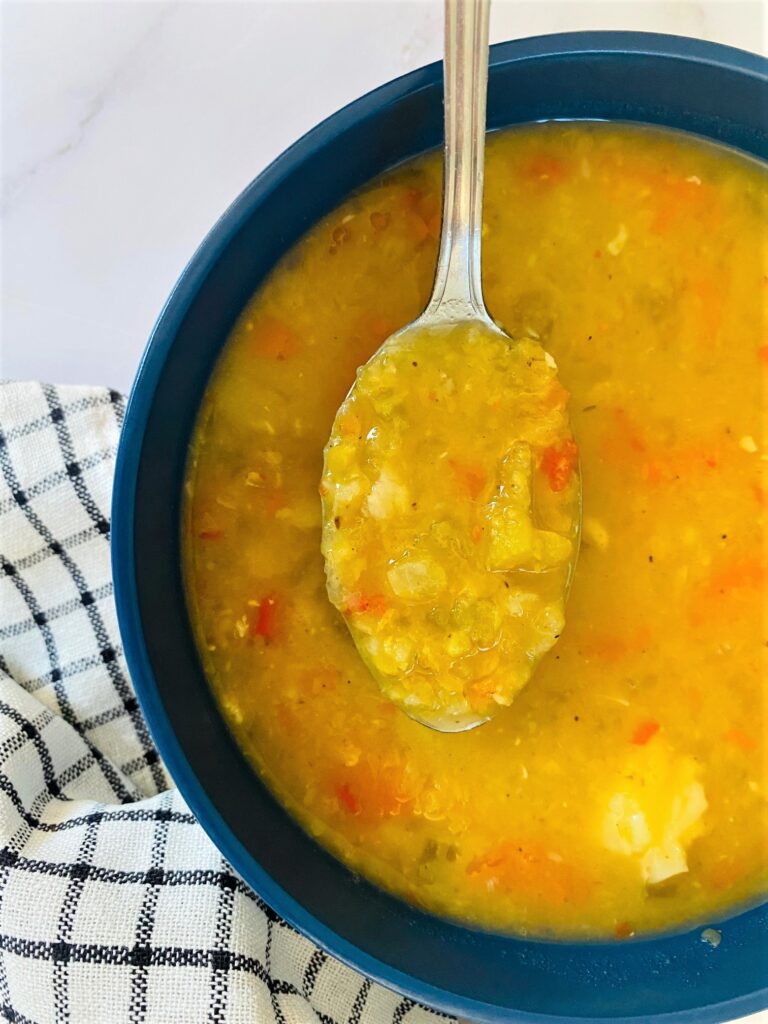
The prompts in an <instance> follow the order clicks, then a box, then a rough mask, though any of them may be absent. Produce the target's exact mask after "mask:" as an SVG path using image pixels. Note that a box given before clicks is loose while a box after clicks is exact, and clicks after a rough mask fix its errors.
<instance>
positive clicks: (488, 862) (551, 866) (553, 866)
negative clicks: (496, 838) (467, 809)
mask: <svg viewBox="0 0 768 1024" xmlns="http://www.w3.org/2000/svg"><path fill="white" fill-rule="evenodd" d="M467 874H468V875H470V876H475V877H476V878H477V880H478V881H480V882H482V883H483V884H484V885H485V886H487V887H499V888H502V889H505V890H506V891H507V892H513V893H520V894H526V895H527V896H529V897H534V898H536V899H540V900H542V901H543V902H545V903H549V904H558V903H584V902H586V901H587V900H588V899H589V896H590V893H591V890H592V882H591V879H590V878H589V877H588V875H587V874H586V872H585V871H583V870H582V869H580V868H578V867H576V866H575V865H574V864H571V863H569V862H567V861H565V860H563V859H562V857H560V855H559V854H557V853H551V852H549V851H548V850H547V849H546V848H545V847H544V846H543V845H542V844H541V843H530V842H527V843H524V844H522V843H521V844H518V843H515V842H506V843H501V844H500V845H499V846H497V847H495V848H494V849H492V850H489V851H488V853H486V854H483V855H482V856H480V857H476V858H475V859H474V860H473V861H471V862H470V863H469V864H468V865H467Z"/></svg>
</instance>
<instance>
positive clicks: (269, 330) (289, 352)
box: [252, 316, 300, 362]
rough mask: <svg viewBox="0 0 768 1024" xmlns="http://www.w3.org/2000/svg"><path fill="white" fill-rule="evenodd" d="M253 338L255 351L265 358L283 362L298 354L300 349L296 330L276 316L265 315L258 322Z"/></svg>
mask: <svg viewBox="0 0 768 1024" xmlns="http://www.w3.org/2000/svg"><path fill="white" fill-rule="evenodd" d="M252 338H253V342H252V344H253V351H254V352H255V353H256V355H257V356H261V357H262V358H264V359H276V360H277V361H278V362H283V361H284V360H286V359H291V358H292V357H293V356H295V355H297V353H298V352H299V349H300V344H299V339H298V337H297V335H296V334H295V332H294V331H292V330H291V328H290V327H289V326H288V325H287V324H285V323H283V321H282V320H278V319H277V317H274V316H265V317H264V319H263V320H261V321H260V322H259V323H258V324H256V326H255V327H254V331H253V335H252Z"/></svg>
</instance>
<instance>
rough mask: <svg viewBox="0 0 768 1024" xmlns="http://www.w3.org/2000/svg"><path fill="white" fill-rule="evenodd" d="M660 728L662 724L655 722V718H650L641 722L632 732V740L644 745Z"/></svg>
mask: <svg viewBox="0 0 768 1024" xmlns="http://www.w3.org/2000/svg"><path fill="white" fill-rule="evenodd" d="M660 728H661V726H660V725H659V723H658V722H654V721H653V719H651V718H649V719H647V720H646V721H645V722H641V723H640V725H638V727H637V728H636V729H635V731H634V732H633V733H632V742H633V743H634V744H636V745H637V746H638V747H644V746H645V744H646V743H648V741H649V740H651V739H653V737H654V736H655V735H656V733H657V732H658V731H659V729H660Z"/></svg>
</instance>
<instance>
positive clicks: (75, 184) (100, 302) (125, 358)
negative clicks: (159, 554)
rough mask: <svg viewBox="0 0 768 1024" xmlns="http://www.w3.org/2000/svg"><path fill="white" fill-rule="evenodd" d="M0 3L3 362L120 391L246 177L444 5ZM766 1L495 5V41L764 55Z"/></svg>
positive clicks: (424, 54) (433, 35)
mask: <svg viewBox="0 0 768 1024" xmlns="http://www.w3.org/2000/svg"><path fill="white" fill-rule="evenodd" d="M0 12H1V13H2V54H1V56H2V80H1V84H2V177H3V193H2V206H1V207H0V212H1V216H2V220H1V221H0V225H1V228H2V295H1V298H2V313H1V319H0V329H1V332H2V367H1V368H2V374H3V375H4V376H7V377H37V378H45V379H47V380H52V381H58V382H72V383H108V384H110V385H112V386H113V387H117V388H122V389H127V388H128V387H129V385H130V382H131V379H132V377H133V374H134V371H135V369H136V366H137V363H138V360H139V357H140V355H141V352H142V349H143V347H144V344H145V341H146V338H147V335H148V333H149V331H150V329H151V326H152V323H153V322H154V320H155V318H156V316H157V314H158V312H159V310H160V308H161V306H162V303H163V300H164V298H165V296H166V295H167V294H168V291H169V289H170V288H171V286H172V285H173V282H174V281H175V279H176V277H177V276H178V274H179V272H180V271H181V269H182V268H183V266H184V264H185V262H186V260H187V258H188V257H189V255H190V254H191V252H192V251H193V249H194V248H195V246H196V245H197V243H198V242H199V241H200V239H201V238H202V237H203V235H204V234H205V232H206V231H207V229H208V228H209V227H210V226H211V224H212V223H213V222H214V220H215V219H216V218H217V216H218V215H219V214H220V213H221V212H222V210H223V209H224V208H225V207H226V206H227V204H228V203H229V202H230V200H231V199H232V198H233V197H234V196H235V195H236V194H237V193H238V192H239V191H240V190H241V189H242V188H243V186H244V185H246V184H247V182H248V181H249V180H250V179H251V178H253V177H254V175H255V174H257V173H258V171H259V170H261V168H263V167H264V166H265V165H266V164H267V163H268V162H269V160H271V159H272V157H274V156H275V155H276V154H278V153H279V152H280V151H281V150H282V149H283V148H284V147H285V146H287V145H288V144H289V143H290V142H292V141H293V140H294V139H296V138H297V137H298V136H299V135H300V134H301V133H302V132H304V131H305V130H306V129H307V128H309V127H311V126H312V125H313V124H315V123H316V122H317V121H318V120H320V119H321V118H323V117H324V116H326V115H327V114H329V113H331V112H332V111H334V110H336V109H337V108H338V107H339V106H341V105H342V104H344V103H346V102H347V101H348V100H351V99H353V98H354V97H356V96H359V95H361V94H362V93H364V92H366V91H367V90H368V89H371V88H372V87H374V86H376V85H379V84H380V83H382V82H385V81H387V80H388V79H390V78H392V77H394V76H395V75H398V74H401V73H402V72H404V71H407V70H409V69H411V68H414V67H417V66H419V65H421V64H424V63H426V62H428V61H431V60H433V59H436V58H437V57H438V56H439V53H440V46H441V7H440V3H439V0H421V2H395V0H351V2H350V0H348V2H342V0H276V2H275V0H273V2H269V0H264V2H259V0H251V2H236V3H232V2H214V0H209V2H181V3H179V2H157V0H148V2H133V3H130V2H128V3H127V2H105V0H102V2H90V3H74V2H67V0H64V2H44V3H38V2H33V0H24V2H14V0H5V2H3V3H2V5H1V6H0ZM764 14H765V11H764V8H763V4H762V3H761V0H700V2H698V3H696V2H692V0H677V2H675V0H668V2H653V0H647V2H642V0H640V2H637V0H635V2H633V3H624V2H618V0H617V2H608V0H604V2H597V3H595V2H579V0H572V2H549V0H495V3H494V8H493V16H492V30H491V35H492V39H493V40H501V39H507V38H511V37H514V36H524V35H535V34H538V33H542V32H553V31H562V30H568V29H583V28H634V29H648V30H653V31H666V32H675V33H681V34H686V35H692V36H701V37H703V38H707V39H715V40H719V41H721V42H726V43H730V44H733V45H736V46H741V47H744V48H747V49H762V48H763V46H764V38H763V36H764V31H765V21H766V19H765V17H764ZM278 79H280V82H281V85H280V98H279V103H274V102H273V99H274V97H275V93H276V90H275V82H276V81H277V80H278Z"/></svg>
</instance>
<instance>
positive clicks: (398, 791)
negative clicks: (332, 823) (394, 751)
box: [332, 761, 411, 821]
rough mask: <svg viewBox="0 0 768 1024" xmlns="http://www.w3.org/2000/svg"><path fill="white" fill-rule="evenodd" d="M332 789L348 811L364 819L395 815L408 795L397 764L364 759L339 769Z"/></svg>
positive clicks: (400, 810) (406, 802)
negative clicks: (392, 764) (378, 762)
mask: <svg viewBox="0 0 768 1024" xmlns="http://www.w3.org/2000/svg"><path fill="white" fill-rule="evenodd" d="M332 790H333V793H334V794H335V796H336V797H337V799H339V800H340V802H341V803H342V804H343V806H344V808H345V810H346V811H347V812H348V813H349V814H354V815H357V816H359V817H360V818H361V819H363V820H366V821H377V820H378V819H380V818H387V817H393V816H397V815H399V814H400V813H401V812H402V811H403V810H404V809H405V807H406V805H407V804H408V802H409V800H410V799H411V798H410V795H409V794H408V793H407V792H406V791H405V784H404V780H403V775H402V771H401V769H400V768H398V767H397V766H389V765H387V766H385V765H381V764H369V763H368V762H367V761H359V762H358V763H357V764H356V765H354V766H353V767H351V768H345V769H343V771H342V773H341V774H340V775H336V777H335V778H334V779H333V780H332Z"/></svg>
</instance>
